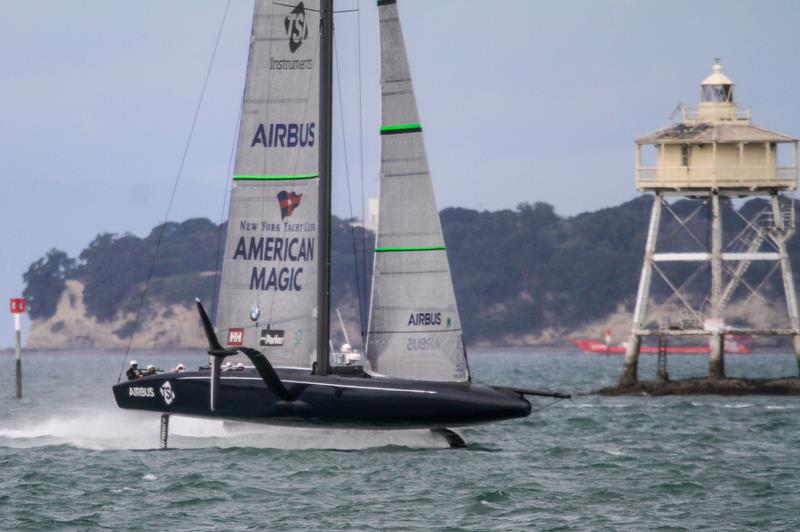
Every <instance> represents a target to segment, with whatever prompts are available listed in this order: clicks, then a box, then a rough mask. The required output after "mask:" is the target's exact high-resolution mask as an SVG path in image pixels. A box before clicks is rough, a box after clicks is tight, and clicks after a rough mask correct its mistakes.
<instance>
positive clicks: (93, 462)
mask: <svg viewBox="0 0 800 532" xmlns="http://www.w3.org/2000/svg"><path fill="white" fill-rule="evenodd" d="M121 356H122V355H121V354H119V353H94V354H74V353H58V354H55V353H25V357H24V382H23V385H24V388H23V395H24V398H23V399H22V400H21V401H17V400H15V399H14V386H13V383H14V375H13V371H14V369H13V368H14V361H13V355H10V356H9V355H7V354H3V355H0V401H1V402H2V406H0V412H1V414H0V528H2V529H16V530H25V529H27V530H43V529H53V528H55V529H94V528H125V529H159V530H211V529H224V530H238V529H264V528H269V529H292V530H307V529H311V530H327V529H359V530H370V529H374V530H378V529H380V530H385V529H389V530H408V529H452V530H461V529H463V530H487V529H496V530H552V529H557V530H572V529H584V530H585V529H609V530H617V529H627V530H644V529H654V528H661V529H674V530H694V529H699V528H712V529H715V530H764V529H771V530H781V529H783V530H797V529H799V528H800V431H798V427H797V423H798V417H799V416H798V415H799V414H800V397H767V396H750V397H747V396H745V397H721V396H687V397H614V398H610V397H599V396H593V395H588V394H587V392H589V391H591V390H592V389H595V388H598V387H601V386H606V385H610V384H612V383H614V382H615V380H616V378H617V376H618V374H619V371H620V368H621V363H622V359H621V357H615V356H603V355H590V354H583V353H579V352H577V351H575V350H573V349H537V350H527V351H523V350H519V351H512V350H497V351H474V352H472V353H471V358H470V367H471V371H472V375H473V379H474V380H475V381H477V382H488V383H493V384H508V385H517V386H526V387H532V388H549V389H554V390H559V391H569V392H572V393H574V394H576V396H575V398H574V399H573V400H572V401H560V402H555V401H553V400H552V399H546V398H540V399H535V400H534V401H533V402H534V410H535V411H534V413H533V414H532V415H531V416H530V417H529V418H527V419H522V420H511V421H507V422H503V423H495V424H491V425H483V426H478V427H471V428H465V429H459V432H460V433H461V434H462V435H463V436H464V439H465V440H466V441H467V442H468V443H469V447H468V448H467V449H464V450H450V449H448V448H446V446H445V444H444V443H443V442H442V441H440V440H439V439H437V438H435V437H433V436H432V435H430V434H429V433H428V432H426V431H389V432H379V431H354V430H341V431H337V430H309V429H288V428H278V427H268V426H260V425H247V424H238V425H231V424H223V423H222V422H218V421H209V420H198V419H188V418H180V417H173V418H172V420H171V424H170V440H169V443H170V447H171V448H170V449H169V450H167V451H158V450H156V448H157V446H158V430H159V416H158V414H149V413H142V412H131V411H122V410H119V409H117V408H116V406H115V404H114V400H113V397H112V394H111V385H112V384H113V383H115V382H116V380H117V376H118V373H119V370H120V368H121V364H122V363H123V360H122V358H121ZM135 356H136V358H137V359H138V360H139V361H140V363H141V364H142V365H146V364H150V363H152V364H156V365H158V366H160V367H162V368H169V367H172V366H174V365H175V364H177V363H178V362H183V363H185V364H187V366H189V367H193V366H197V365H199V364H201V363H203V361H204V356H203V355H202V354H200V353H188V352H183V353H171V354H163V355H162V354H152V353H150V354H148V353H137V354H136V355H135ZM706 364H707V361H706V358H705V357H703V356H691V355H683V356H679V355H675V356H671V357H670V359H669V370H670V373H671V375H672V376H674V377H682V376H688V375H702V374H704V373H705V371H706ZM728 371H729V374H732V375H748V376H764V377H769V376H780V375H790V374H793V372H794V371H796V365H795V362H794V357H792V356H789V355H759V356H730V357H729V358H728ZM641 374H642V375H643V376H644V375H647V376H652V375H654V374H655V359H654V357H647V356H644V357H643V360H642V363H641Z"/></svg>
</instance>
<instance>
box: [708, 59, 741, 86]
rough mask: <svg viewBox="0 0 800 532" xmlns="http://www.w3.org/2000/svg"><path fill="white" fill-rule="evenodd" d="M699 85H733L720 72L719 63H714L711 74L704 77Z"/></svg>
mask: <svg viewBox="0 0 800 532" xmlns="http://www.w3.org/2000/svg"><path fill="white" fill-rule="evenodd" d="M701 85H733V81H731V79H730V78H729V77H728V76H726V75H725V74H723V73H722V66H721V65H720V64H719V63H714V68H713V69H712V70H711V75H710V76H708V77H707V78H706V79H704V80H703V82H702V83H701Z"/></svg>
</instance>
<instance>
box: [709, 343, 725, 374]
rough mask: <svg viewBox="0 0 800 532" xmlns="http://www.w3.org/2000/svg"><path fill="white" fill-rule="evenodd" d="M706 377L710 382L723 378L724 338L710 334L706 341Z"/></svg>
mask: <svg viewBox="0 0 800 532" xmlns="http://www.w3.org/2000/svg"><path fill="white" fill-rule="evenodd" d="M708 377H709V378H710V379H712V380H719V379H724V378H725V336H724V335H723V334H721V333H716V334H712V335H711V337H710V338H709V339H708Z"/></svg>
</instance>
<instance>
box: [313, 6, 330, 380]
mask: <svg viewBox="0 0 800 532" xmlns="http://www.w3.org/2000/svg"><path fill="white" fill-rule="evenodd" d="M319 69H320V70H319V135H320V144H319V203H318V208H319V217H318V224H319V226H318V230H319V232H318V236H317V238H318V239H319V248H318V249H319V260H318V261H317V268H318V277H317V283H318V284H317V368H316V370H315V373H316V374H319V375H327V374H328V373H330V348H329V344H328V342H329V338H330V322H331V315H330V312H331V304H330V303H331V174H332V172H331V169H332V163H331V140H332V139H331V136H332V130H333V128H332V123H331V122H332V113H331V104H332V99H333V0H321V2H320V42H319Z"/></svg>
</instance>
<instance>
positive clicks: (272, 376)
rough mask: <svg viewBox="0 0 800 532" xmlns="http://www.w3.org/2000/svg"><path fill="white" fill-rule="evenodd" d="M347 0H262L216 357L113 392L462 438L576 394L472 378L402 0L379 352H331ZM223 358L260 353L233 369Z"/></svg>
mask: <svg viewBox="0 0 800 532" xmlns="http://www.w3.org/2000/svg"><path fill="white" fill-rule="evenodd" d="M332 4H333V2H332V0H302V1H294V0H289V1H283V2H275V1H272V0H257V1H256V4H255V10H254V16H253V26H252V35H251V44H250V55H249V60H248V66H247V78H246V87H245V95H244V100H243V108H242V118H241V124H240V131H239V138H238V146H237V157H236V164H235V168H234V175H233V185H232V192H231V203H230V210H229V218H228V229H227V230H228V233H227V239H226V245H225V250H224V252H225V255H224V260H223V265H222V274H221V280H220V290H219V301H218V306H217V309H218V311H217V314H216V324H215V325H216V327H214V325H212V323H211V320H210V319H209V317H208V315H207V314H206V312H205V309H204V308H203V305H202V304H201V303H200V302H199V301H198V302H197V308H198V312H199V314H200V317H201V322H202V324H203V329H204V332H205V334H206V337H207V339H208V342H209V350H208V353H209V354H210V355H211V363H210V365H209V366H210V367H209V368H208V369H205V370H204V369H201V370H199V371H195V372H185V373H164V374H158V375H154V376H147V377H144V378H141V379H136V380H132V381H127V382H122V383H119V384H117V385H116V386H114V396H115V398H116V401H117V404H118V405H119V406H120V407H122V408H129V409H137V410H149V411H157V412H161V413H163V414H164V415H169V414H180V415H186V416H199V417H211V418H222V419H231V420H239V421H247V422H259V423H269V424H280V425H290V426H311V427H351V428H353V427H355V428H373V429H408V428H428V429H432V430H434V432H435V433H437V434H440V435H442V436H444V437H445V438H446V439H447V440H448V442H449V443H450V445H451V446H456V447H457V446H463V444H464V442H463V440H461V439H460V437H459V436H458V435H457V434H455V433H454V432H452V431H450V430H448V429H447V427H453V426H464V425H470V424H476V423H486V422H493V421H499V420H504V419H509V418H517V417H524V416H527V415H529V414H530V412H531V405H530V403H529V402H528V400H527V399H525V396H526V395H544V396H551V397H565V396H563V395H560V394H557V393H549V392H537V391H534V390H527V389H519V388H511V387H505V386H489V385H483V384H476V383H473V382H472V376H471V374H470V371H469V365H468V363H467V354H466V350H465V346H464V341H463V335H462V330H461V321H460V319H459V313H458V308H457V305H456V299H455V294H454V291H453V283H452V279H451V274H450V267H449V264H448V260H447V249H446V246H445V242H444V238H443V235H442V228H441V222H440V219H439V214H438V209H437V207H436V202H435V199H434V193H433V185H432V182H431V176H430V172H429V169H428V162H427V158H426V153H425V146H424V141H423V130H422V125H421V122H420V118H419V115H418V112H417V106H416V101H415V97H414V91H413V84H412V81H411V73H410V70H409V66H408V60H407V57H406V50H405V44H404V41H403V34H402V30H401V27H400V19H399V15H398V10H397V4H396V1H395V0H378V11H379V21H380V49H381V54H380V55H381V98H382V100H381V101H382V126H381V128H380V131H379V134H380V138H381V170H380V216H379V227H378V231H377V239H376V246H375V261H374V273H373V287H372V301H371V305H370V314H369V327H368V337H367V345H366V349H365V359H364V362H363V365H361V366H358V367H356V368H354V367H353V366H347V367H339V366H337V365H335V364H331V359H332V357H331V349H330V337H329V331H330V256H331V244H330V238H331V237H330V216H331V174H332V172H331V101H332V98H331V93H332V78H333V76H332V59H333V58H332V55H333V54H332V49H333V35H332V29H333V5H332ZM333 359H334V360H335V357H333ZM223 360H224V361H225V367H229V364H228V362H233V363H234V367H235V366H241V364H240V363H245V364H247V365H246V366H245V368H244V369H243V370H240V371H223V365H222V363H223ZM165 419H166V421H164V420H165ZM167 423H168V417H166V418H165V417H162V444H163V445H165V442H166V429H164V427H165V424H167ZM166 426H168V425H166Z"/></svg>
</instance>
